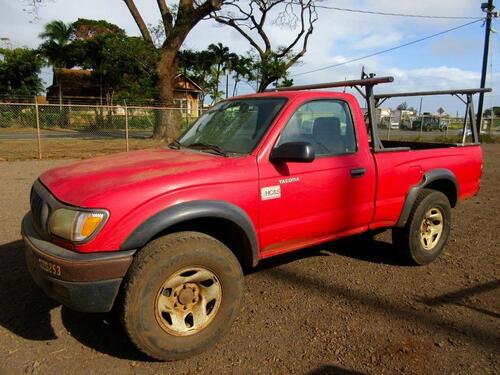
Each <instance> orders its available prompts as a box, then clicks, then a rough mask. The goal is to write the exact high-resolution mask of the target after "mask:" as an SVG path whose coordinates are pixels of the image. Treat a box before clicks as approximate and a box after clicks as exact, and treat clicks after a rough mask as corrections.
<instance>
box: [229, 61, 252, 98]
mask: <svg viewBox="0 0 500 375" xmlns="http://www.w3.org/2000/svg"><path fill="white" fill-rule="evenodd" d="M252 64H253V60H252V58H251V57H248V56H238V58H237V60H236V61H235V62H234V64H233V66H232V71H233V72H234V75H233V80H234V86H233V96H235V95H236V93H237V91H236V90H237V86H238V83H239V82H240V81H241V79H242V78H245V79H247V80H248V81H254V80H255V75H254V72H253V65H252Z"/></svg>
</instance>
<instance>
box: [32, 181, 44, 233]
mask: <svg viewBox="0 0 500 375" xmlns="http://www.w3.org/2000/svg"><path fill="white" fill-rule="evenodd" d="M30 204H31V214H32V215H33V223H34V224H35V228H36V229H37V230H38V231H39V232H40V233H41V234H42V233H44V234H45V233H47V220H48V217H49V206H48V204H47V202H44V200H43V198H42V197H41V196H40V195H39V194H38V193H37V192H36V190H35V189H31V197H30Z"/></svg>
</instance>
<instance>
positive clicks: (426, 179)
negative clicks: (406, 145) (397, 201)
mask: <svg viewBox="0 0 500 375" xmlns="http://www.w3.org/2000/svg"><path fill="white" fill-rule="evenodd" d="M438 180H448V181H450V182H452V183H453V185H454V186H455V192H456V197H454V198H455V202H458V182H457V178H456V177H455V175H454V174H453V172H452V171H450V170H449V169H444V168H437V169H432V170H430V171H428V172H427V173H425V174H424V176H423V178H422V181H421V182H420V183H419V184H418V185H415V186H413V187H412V188H410V190H409V191H408V194H406V199H405V202H404V204H403V209H402V210H401V215H399V220H398V222H397V223H396V227H404V226H405V225H406V222H407V221H408V217H409V216H410V212H411V209H412V208H413V204H414V203H415V200H416V199H417V196H418V194H419V193H420V191H421V190H422V189H424V188H425V187H426V186H428V185H429V184H431V183H432V182H434V181H438Z"/></svg>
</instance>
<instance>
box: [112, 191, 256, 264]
mask: <svg viewBox="0 0 500 375" xmlns="http://www.w3.org/2000/svg"><path fill="white" fill-rule="evenodd" d="M209 217H215V218H220V219H226V220H228V221H231V222H233V223H234V224H236V225H238V226H239V227H240V228H241V229H242V230H243V232H244V233H245V234H246V236H247V239H248V242H249V243H250V247H251V251H252V265H253V266H256V265H257V262H258V261H259V247H258V241H257V234H256V231H255V228H254V226H253V223H252V221H251V220H250V218H249V217H248V215H247V214H246V212H245V211H243V210H242V209H241V208H240V207H238V206H236V205H234V204H232V203H229V202H225V201H219V200H197V201H191V202H184V203H179V204H176V205H173V206H171V207H169V208H167V209H164V210H162V211H160V212H158V213H156V214H155V215H153V216H151V217H150V218H149V219H147V220H146V221H144V222H143V223H142V224H140V225H139V226H138V227H137V228H135V229H134V230H133V231H132V233H130V234H129V236H128V237H127V239H126V240H125V242H124V243H123V244H122V245H121V246H120V250H131V249H139V248H141V247H143V246H144V245H146V244H147V243H148V242H149V241H150V240H151V239H153V238H154V237H155V236H156V235H158V233H161V232H163V231H164V230H166V229H168V228H169V227H171V226H173V225H175V224H179V223H182V222H185V221H188V220H192V219H200V218H209Z"/></svg>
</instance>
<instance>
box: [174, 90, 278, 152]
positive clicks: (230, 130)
mask: <svg viewBox="0 0 500 375" xmlns="http://www.w3.org/2000/svg"><path fill="white" fill-rule="evenodd" d="M285 101H286V99H284V98H262V99H235V100H228V101H224V102H221V103H219V104H217V105H215V106H214V107H213V108H211V109H210V110H209V111H208V112H206V113H205V114H203V115H202V116H201V117H200V118H199V119H198V120H197V121H196V122H195V123H194V124H193V126H192V127H191V128H190V129H189V130H188V131H187V132H186V133H185V134H184V135H183V136H182V137H181V138H180V139H179V144H180V145H181V146H184V147H190V146H192V147H193V148H194V147H196V148H200V149H203V148H204V147H205V148H206V149H211V150H214V149H217V150H219V151H221V152H224V153H238V154H248V153H250V152H251V151H252V150H253V149H254V148H255V146H257V143H258V142H259V141H260V139H261V138H262V136H263V135H264V133H265V132H266V130H267V129H268V128H269V125H270V124H271V122H272V121H273V119H274V118H275V116H276V115H277V114H278V112H279V111H280V110H281V108H282V107H283V105H284V103H285Z"/></svg>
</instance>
